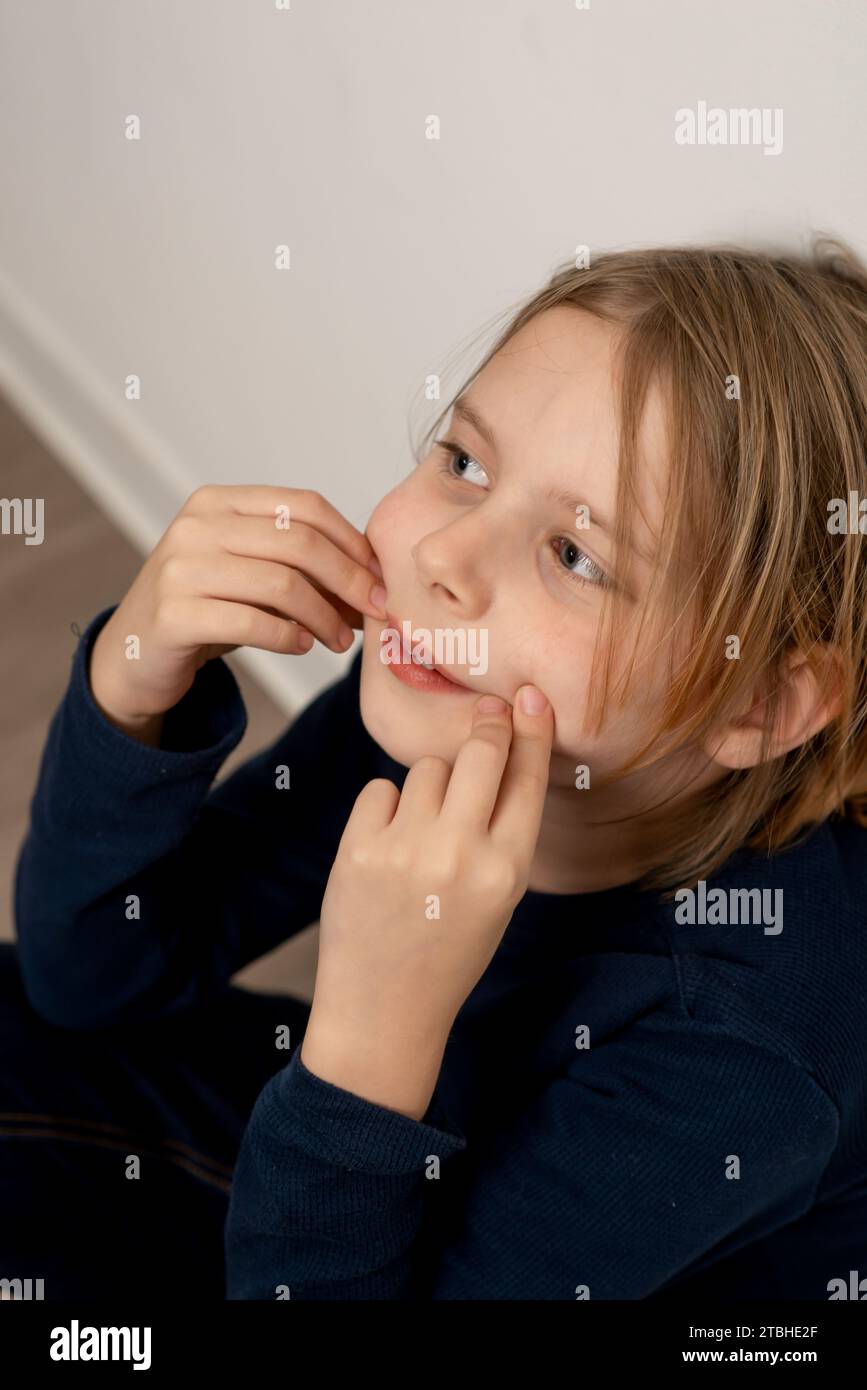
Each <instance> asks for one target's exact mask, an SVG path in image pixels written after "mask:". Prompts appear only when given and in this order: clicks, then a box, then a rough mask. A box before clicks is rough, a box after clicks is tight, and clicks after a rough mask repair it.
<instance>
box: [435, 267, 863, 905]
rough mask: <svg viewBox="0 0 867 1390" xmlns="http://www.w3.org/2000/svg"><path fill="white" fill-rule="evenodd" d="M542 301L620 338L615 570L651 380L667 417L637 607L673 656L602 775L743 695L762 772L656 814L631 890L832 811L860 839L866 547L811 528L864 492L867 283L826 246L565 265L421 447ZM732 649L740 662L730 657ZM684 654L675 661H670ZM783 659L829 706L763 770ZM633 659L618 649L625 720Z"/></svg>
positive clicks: (705, 870) (768, 841) (600, 657)
mask: <svg viewBox="0 0 867 1390" xmlns="http://www.w3.org/2000/svg"><path fill="white" fill-rule="evenodd" d="M560 305H573V306H574V307H575V308H577V309H581V310H584V311H585V312H587V313H590V314H593V315H595V316H596V317H597V318H599V319H602V320H604V321H605V322H607V323H609V324H611V325H613V326H614V327H615V328H616V329H617V330H618V331H619V333H620V334H621V337H620V339H619V343H620V346H619V350H618V361H619V364H620V367H621V371H620V374H619V380H618V397H619V417H620V440H619V459H618V492H617V506H616V522H615V534H614V549H615V556H616V557H617V558H618V559H619V557H620V556H621V555H622V556H623V557H624V560H626V558H627V556H628V547H627V545H626V538H627V536H628V534H629V532H630V530H631V526H630V521H629V518H630V516H631V515H633V513H634V508H635V506H636V505H637V503H636V498H635V479H636V461H637V457H638V436H639V427H640V424H641V419H642V415H643V410H644V404H645V400H646V396H647V392H648V388H649V387H650V386H651V385H652V384H654V383H655V384H658V386H659V387H660V388H661V390H662V391H663V393H664V394H663V398H664V400H665V402H666V405H667V417H668V443H669V460H668V461H669V468H670V472H669V481H668V497H667V498H666V501H665V508H664V517H665V524H664V527H663V536H662V537H661V548H660V550H659V552H658V557H657V565H656V567H655V569H654V571H653V574H652V576H651V582H650V585H649V587H648V589H647V590H646V591H645V598H644V604H643V608H642V611H641V626H642V627H643V625H644V621H645V619H646V617H647V614H648V613H649V612H650V611H651V610H652V605H653V601H654V599H655V598H657V597H658V598H659V599H660V600H661V603H660V605H659V607H658V608H657V609H656V610H654V611H657V612H662V613H664V614H665V615H666V616H669V615H671V617H672V623H671V626H670V627H669V629H668V631H669V633H670V634H671V635H672V636H673V637H676V638H677V639H678V641H677V642H674V641H673V642H672V643H671V647H670V652H671V658H670V664H669V685H668V690H667V696H666V699H665V701H664V703H663V707H662V710H661V714H660V719H659V724H658V727H657V728H656V729H655V730H654V731H653V733H652V735H651V737H650V738H649V739H648V741H647V742H646V743H645V745H644V746H643V747H642V748H641V749H639V751H638V752H637V753H636V755H635V757H634V758H632V759H631V760H630V761H629V763H628V764H627V765H626V766H625V767H624V768H623V769H622V770H621V772H620V773H618V777H622V776H626V775H627V774H628V773H629V772H631V771H633V770H637V769H639V768H643V767H650V766H652V765H653V764H654V763H655V762H657V761H658V760H659V759H660V758H662V757H663V756H665V754H666V753H669V752H670V751H671V750H672V749H674V748H679V747H682V746H684V745H686V744H688V743H690V742H691V741H693V740H696V739H698V738H700V737H701V736H703V735H704V734H705V733H707V732H708V731H709V730H710V729H711V728H713V727H714V726H718V725H719V723H720V722H721V721H726V720H727V719H730V718H732V717H734V716H735V715H736V714H737V713H739V712H741V711H742V709H743V707H744V705H745V703H747V704H748V703H749V700H750V697H751V695H752V692H753V691H754V690H755V689H756V688H761V689H762V690H765V689H766V690H767V697H768V701H769V703H768V710H769V720H768V725H769V727H767V728H766V733H765V736H764V738H763V745H762V759H763V760H762V761H761V762H760V763H759V764H758V765H757V766H755V767H749V768H744V769H738V770H735V771H731V772H728V773H727V774H725V775H724V776H723V778H722V779H721V780H719V781H718V782H717V783H716V784H715V785H714V786H712V787H709V788H705V789H702V790H699V791H697V792H696V793H694V795H693V796H691V797H687V798H686V799H685V802H684V804H682V805H678V806H674V807H672V808H671V811H670V819H669V818H667V821H666V825H667V829H668V830H669V842H668V849H667V854H666V857H665V861H664V862H662V863H661V862H660V861H659V859H658V858H657V859H656V860H655V862H653V863H648V864H647V866H646V870H647V871H646V872H645V874H644V875H643V877H642V878H641V879H640V880H639V881H638V882H639V883H640V886H642V887H644V888H647V889H657V890H668V892H667V894H666V896H672V894H673V891H674V889H675V887H683V886H687V885H691V884H694V883H695V882H697V880H698V879H700V878H708V877H709V876H710V875H711V873H713V871H714V870H715V869H717V868H719V867H720V866H721V865H722V864H723V863H724V862H725V861H726V860H727V859H728V858H729V856H730V855H731V854H733V853H734V852H735V851H737V850H739V849H741V848H747V849H750V850H759V851H764V852H766V853H767V854H771V853H773V852H775V851H777V850H779V849H781V848H782V847H784V846H789V845H790V844H792V843H794V837H796V836H797V835H798V834H799V832H802V831H803V832H804V835H805V836H806V834H808V833H809V831H810V829H811V828H812V827H813V826H814V825H815V824H816V823H817V822H820V821H822V820H824V819H825V818H826V817H828V816H829V815H832V814H841V815H847V816H849V817H850V818H851V819H854V820H856V821H857V822H858V823H859V824H860V825H867V730H865V705H867V665H865V663H867V641H865V623H867V604H865V565H864V559H863V553H862V550H863V547H862V538H861V535H860V533H859V534H844V535H836V534H832V533H831V531H830V530H829V510H830V507H829V504H830V503H831V501H832V499H835V498H842V499H844V500H846V501H848V498H849V494H850V492H852V491H854V492H857V493H858V494H859V496H862V497H867V458H865V455H867V269H865V267H864V265H863V264H862V263H861V262H860V261H858V259H857V258H856V257H855V255H854V253H853V252H852V251H851V250H850V249H848V248H847V247H845V246H844V245H842V244H841V243H840V242H838V241H831V240H828V239H824V240H820V241H817V242H816V243H815V244H814V247H813V250H812V253H811V254H810V255H809V256H798V255H789V254H785V255H775V254H771V253H768V252H760V251H743V250H738V249H727V248H722V247H720V248H690V247H675V248H661V249H648V250H637V251H622V252H612V253H609V254H605V255H600V256H599V257H598V258H597V259H596V260H595V262H594V264H593V265H592V266H591V267H588V268H587V269H576V268H575V267H574V266H572V265H567V266H565V267H563V268H561V269H559V270H558V271H556V273H555V274H554V275H553V276H552V277H551V279H550V280H549V282H548V283H547V285H545V287H544V288H543V289H542V290H541V291H540V292H539V293H538V294H536V295H534V296H533V297H532V298H531V299H530V300H529V301H528V302H526V303H525V304H524V305H523V306H522V307H520V308H519V309H518V310H517V312H514V311H513V310H510V311H509V312H510V313H511V314H512V317H511V318H510V320H509V322H508V323H507V325H506V327H505V329H504V330H503V331H502V332H501V334H500V336H499V337H498V339H497V341H496V342H495V344H494V346H493V347H491V348H490V350H489V351H488V352H487V353H486V355H485V356H484V358H483V360H482V361H481V362H480V364H479V366H478V367H477V368H476V369H475V371H473V373H472V374H471V376H470V377H469V378H468V379H466V380H465V381H464V382H463V384H462V386H461V388H460V390H459V391H458V392H456V393H455V394H454V395H453V396H452V397H451V399H450V401H449V403H448V404H447V405H446V406H445V407H444V409H443V410H442V411H440V413H439V414H438V416H437V419H436V420H435V422H434V423H433V425H432V426H431V427H430V429H429V430H428V432H427V434H426V436H425V441H426V442H425V443H423V444H422V446H421V448H422V449H424V450H425V451H426V450H427V448H428V447H429V443H430V441H432V440H433V436H434V435H435V434H436V432H437V430H438V429H439V426H440V424H441V423H442V421H443V420H444V418H445V416H446V415H447V413H448V412H449V411H450V410H451V408H452V406H453V405H454V403H455V401H456V400H457V398H458V397H459V396H460V395H463V393H464V392H465V391H466V390H467V389H468V387H469V386H470V385H471V383H472V381H474V380H475V378H476V377H477V376H478V374H479V373H480V372H481V371H482V369H483V368H484V367H485V366H486V365H487V363H488V362H489V361H490V359H491V358H492V357H493V356H494V354H495V353H496V352H498V351H499V350H500V349H501V348H502V347H504V346H505V344H506V343H508V341H509V340H510V338H512V337H513V336H514V334H515V333H517V332H518V331H519V329H521V328H522V327H523V326H524V325H525V324H527V323H528V322H529V321H530V320H531V319H532V318H534V317H535V316H536V315H537V314H540V313H542V312H544V311H545V310H547V309H552V308H555V307H557V306H560ZM738 392H739V397H738ZM417 455H418V451H417ZM865 525H867V522H865ZM615 606H616V595H615V596H612V595H611V594H610V593H605V596H604V606H603V617H602V622H601V624H600V640H598V641H597V644H596V651H595V653H594V660H593V667H592V671H591V675H590V689H591V691H592V692H593V693H594V696H595V697H596V700H595V719H596V728H597V729H598V728H600V727H601V725H602V722H603V718H604V709H605V706H606V705H607V703H608V701H609V698H610V692H609V684H610V680H611V668H612V651H613V644H612V640H611V635H612V630H613V623H614V619H615V616H616V613H615ZM640 630H641V629H639V631H640ZM603 632H605V633H606V634H607V635H606V640H605V641H602V640H601V634H602V633H603ZM732 634H736V635H737V636H738V638H739V640H740V658H739V659H738V660H727V659H726V640H727V638H728V637H730V636H731V635H732ZM819 643H829V644H831V646H832V647H833V648H835V649H836V653H837V657H836V659H835V662H834V663H831V664H829V663H828V662H827V661H822V660H821V659H820V654H819V652H818V648H817V644H819ZM680 644H682V647H681V649H682V650H684V651H686V652H687V653H688V657H687V659H686V660H683V661H681V662H680V664H679V666H676V665H675V662H674V651H675V648H676V647H677V646H680ZM637 645H638V643H636V646H637ZM794 651H798V652H801V653H802V654H803V656H804V657H805V658H806V659H807V661H808V662H809V663H810V665H811V666H812V668H813V670H814V671H815V674H816V677H817V680H818V681H819V685H820V688H821V690H822V691H823V692H824V693H825V695H826V697H827V698H828V699H833V698H834V697H835V696H836V697H837V698H839V699H840V708H839V712H838V713H837V714H836V715H835V716H834V717H833V718H832V719H831V720H830V722H829V723H828V724H827V725H826V727H825V728H824V729H821V730H820V731H819V732H818V733H816V734H814V735H813V736H812V737H811V738H808V739H807V740H806V742H805V743H803V744H801V745H800V746H798V747H797V748H795V749H793V750H792V751H790V752H788V753H786V754H784V755H781V756H777V757H774V758H771V759H769V758H768V752H769V747H770V742H771V732H772V729H773V725H774V716H775V715H776V713H777V711H778V709H779V700H780V695H781V690H782V685H780V684H778V683H777V678H778V677H779V675H780V674H781V673H782V671H783V666H782V663H783V660H784V658H785V657H786V656H787V655H788V654H790V653H792V652H794ZM634 664H635V653H634V650H633V657H632V660H631V661H630V662H629V665H628V667H627V669H626V671H625V680H624V683H623V687H622V690H621V692H620V703H621V705H622V704H623V703H625V702H626V700H627V698H628V695H629V692H630V689H631V685H632V678H633V670H634ZM600 669H601V670H602V671H604V676H603V679H602V680H599V674H600ZM832 671H833V680H832V679H831V673H832ZM659 804H660V805H661V806H662V805H664V804H665V802H664V799H663V800H662V801H661V802H660V803H659ZM645 809H646V808H642V812H641V813H642V814H643V813H644V811H645Z"/></svg>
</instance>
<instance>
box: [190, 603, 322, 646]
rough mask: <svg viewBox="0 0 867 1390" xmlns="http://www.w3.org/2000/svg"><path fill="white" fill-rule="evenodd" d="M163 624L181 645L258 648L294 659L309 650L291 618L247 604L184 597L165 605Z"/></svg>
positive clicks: (300, 631) (297, 626)
mask: <svg viewBox="0 0 867 1390" xmlns="http://www.w3.org/2000/svg"><path fill="white" fill-rule="evenodd" d="M163 623H164V625H165V628H166V631H167V632H168V634H169V636H170V637H171V638H172V640H173V641H174V642H176V643H178V644H179V645H183V644H186V643H189V644H190V646H196V647H204V646H209V645H211V644H214V645H218V646H228V647H230V648H232V647H259V648H260V649H261V650H262V651H266V652H280V653H282V654H283V655H284V656H291V655H294V654H296V653H297V654H300V653H302V652H305V651H308V650H309V647H308V646H305V645H304V629H303V627H301V626H300V625H299V624H298V623H294V622H292V620H291V619H290V618H281V617H278V616H276V615H274V614H271V613H263V612H262V610H261V609H260V608H252V607H250V606H248V605H247V604H244V603H228V602H226V601H225V600H224V599H218V598H199V597H197V596H196V595H183V596H181V597H174V598H171V599H169V600H168V601H167V602H166V604H165V610H164V613H163Z"/></svg>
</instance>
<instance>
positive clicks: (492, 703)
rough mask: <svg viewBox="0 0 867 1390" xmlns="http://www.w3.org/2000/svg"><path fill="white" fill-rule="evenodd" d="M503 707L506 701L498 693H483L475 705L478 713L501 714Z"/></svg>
mask: <svg viewBox="0 0 867 1390" xmlns="http://www.w3.org/2000/svg"><path fill="white" fill-rule="evenodd" d="M505 708H506V702H505V700H501V699H500V697H499V695H483V696H482V698H481V700H479V703H478V704H477V705H476V709H477V710H478V712H479V714H502V713H503V710H504V709H505Z"/></svg>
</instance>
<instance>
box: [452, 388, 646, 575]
mask: <svg viewBox="0 0 867 1390" xmlns="http://www.w3.org/2000/svg"><path fill="white" fill-rule="evenodd" d="M452 412H453V414H454V415H457V416H458V417H459V418H460V419H461V420H465V421H466V422H467V424H468V425H472V427H473V429H474V430H475V431H476V433H477V434H479V435H481V437H482V439H484V441H485V443H486V444H487V445H488V447H489V448H490V449H492V450H493V451H494V453H495V454H496V453H497V452H498V448H497V439H496V436H495V434H494V431H493V430H492V428H491V426H490V425H489V424H488V423H487V421H486V420H485V419H484V418H483V417H482V416H481V415H480V414H479V412H478V410H476V408H475V406H472V405H471V404H470V402H469V401H468V400H466V399H465V398H464V397H458V399H457V400H456V401H455V403H454V406H453V407H452ZM544 496H545V497H546V499H547V500H548V501H549V502H553V504H554V506H555V507H568V508H569V510H570V512H572V513H573V514H574V513H575V512H576V511H577V509H578V508H579V507H584V506H586V507H587V509H588V511H589V512H590V518H591V520H592V522H593V524H594V526H598V527H599V530H600V531H605V532H606V534H607V535H608V536H612V537H613V535H614V528H613V527H612V525H611V522H610V521H609V520H608V519H607V517H604V516H602V515H600V513H599V512H597V511H596V508H595V507H590V506H589V504H588V503H587V502H585V501H584V499H583V498H581V497H575V496H573V494H572V493H571V492H566V491H562V490H561V489H559V488H545V491H544ZM629 545H630V546H631V548H632V549H633V550H634V551H635V552H636V554H638V555H640V556H641V558H642V559H643V560H646V561H647V563H648V564H651V563H652V560H651V557H650V556H649V555H648V554H647V552H646V551H645V550H643V549H642V548H641V547H640V546H638V545H636V543H635V541H634V540H633V539H632V538H631V537H630V538H629Z"/></svg>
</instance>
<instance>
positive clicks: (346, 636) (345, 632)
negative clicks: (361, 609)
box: [337, 623, 355, 647]
mask: <svg viewBox="0 0 867 1390" xmlns="http://www.w3.org/2000/svg"><path fill="white" fill-rule="evenodd" d="M337 640H338V642H342V643H343V645H344V647H348V646H349V644H350V642H354V641H355V633H354V632H353V631H352V628H351V627H348V626H347V624H346V623H342V624H341V626H340V630H339V632H338V633H337Z"/></svg>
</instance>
